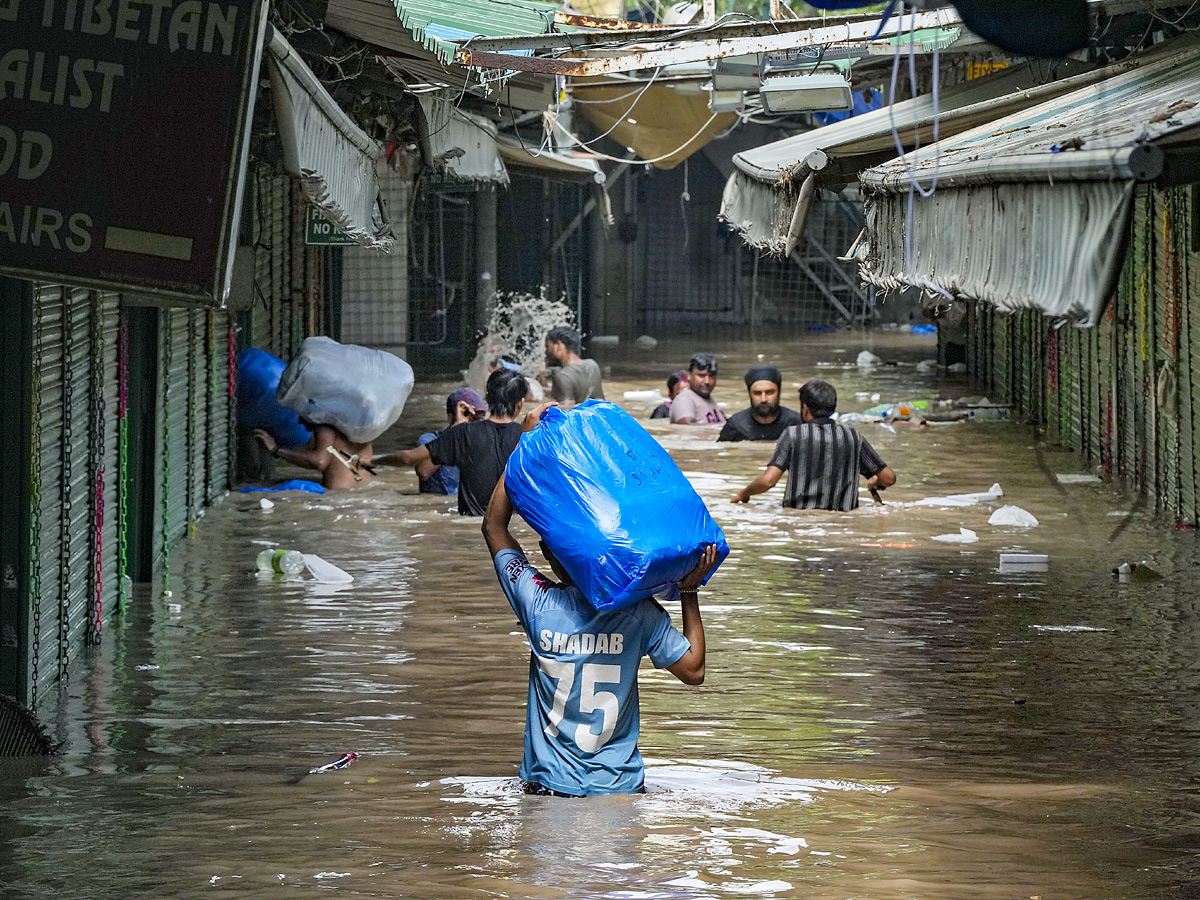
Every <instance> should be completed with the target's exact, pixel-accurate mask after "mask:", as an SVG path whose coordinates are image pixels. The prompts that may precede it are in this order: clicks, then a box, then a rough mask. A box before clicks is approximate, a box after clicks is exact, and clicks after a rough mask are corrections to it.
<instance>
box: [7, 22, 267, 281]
mask: <svg viewBox="0 0 1200 900" xmlns="http://www.w3.org/2000/svg"><path fill="white" fill-rule="evenodd" d="M262 23H263V7H262V0H0V34H3V36H4V40H3V41H0V272H6V273H11V274H15V275H22V276H25V277H28V278H34V279H38V280H43V281H61V282H64V283H67V284H81V285H85V286H96V287H106V288H113V289H116V290H121V289H123V288H129V289H133V290H138V291H141V292H151V293H164V294H170V295H173V296H177V297H182V298H186V299H190V300H192V301H194V302H198V303H207V304H220V303H223V302H224V300H225V296H226V294H227V292H228V289H229V280H230V272H231V267H232V263H231V258H232V248H233V245H234V237H235V236H236V231H235V229H236V222H237V218H236V212H237V207H238V198H239V196H240V188H241V182H242V179H243V178H244V175H245V159H246V150H247V146H248V131H247V129H248V114H247V110H248V108H249V104H250V103H251V102H252V100H253V90H254V78H255V75H256V71H255V70H256V67H257V64H258V60H259V57H260V54H261V43H262Z"/></svg>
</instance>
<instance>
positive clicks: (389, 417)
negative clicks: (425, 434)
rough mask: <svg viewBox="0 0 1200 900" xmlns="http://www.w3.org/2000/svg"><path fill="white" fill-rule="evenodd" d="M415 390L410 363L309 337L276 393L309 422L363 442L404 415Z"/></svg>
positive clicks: (280, 381) (320, 338)
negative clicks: (402, 413) (331, 428)
mask: <svg viewBox="0 0 1200 900" xmlns="http://www.w3.org/2000/svg"><path fill="white" fill-rule="evenodd" d="M412 388H413V370H412V367H411V366H409V364H408V363H406V362H405V361H404V360H402V359H400V357H398V356H394V355H393V354H391V353H387V352H386V351H384V350H371V349H369V348H367V347H359V346H357V345H356V344H339V343H338V342H337V341H335V340H334V339H333V338H327V337H310V338H307V339H306V340H305V341H304V348H303V349H302V350H301V351H300V354H299V355H298V356H297V357H296V358H295V359H293V360H292V362H291V364H290V365H288V367H287V369H286V370H284V373H283V376H282V377H281V378H280V380H279V390H278V391H277V392H276V395H275V396H276V399H278V400H279V402H280V403H281V404H282V405H284V406H286V407H287V408H288V409H290V410H293V411H294V412H296V413H299V415H300V418H302V419H304V420H305V421H308V422H313V423H315V424H318V425H332V426H333V427H334V428H336V429H337V430H338V431H340V432H342V434H344V435H346V437H347V438H349V439H350V440H351V441H353V442H354V443H356V444H365V443H367V442H368V441H373V440H375V438H377V437H379V436H380V435H381V434H383V433H384V432H385V431H387V430H388V428H390V427H391V426H392V424H393V423H394V422H395V421H396V420H397V419H398V418H400V413H401V412H403V411H404V403H405V401H407V400H408V395H409V394H410V393H411V392H412Z"/></svg>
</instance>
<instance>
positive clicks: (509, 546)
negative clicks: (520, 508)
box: [482, 475, 524, 557]
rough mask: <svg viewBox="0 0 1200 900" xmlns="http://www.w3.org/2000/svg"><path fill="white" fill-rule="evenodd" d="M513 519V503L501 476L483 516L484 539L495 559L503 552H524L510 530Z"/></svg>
mask: <svg viewBox="0 0 1200 900" xmlns="http://www.w3.org/2000/svg"><path fill="white" fill-rule="evenodd" d="M512 517H513V507H512V501H511V500H510V499H508V490H507V489H506V488H505V487H504V476H503V475H501V476H500V480H499V481H497V482H496V487H495V489H494V490H493V491H492V499H491V500H490V501H489V502H488V508H487V512H485V513H484V514H483V526H482V530H483V539H484V540H485V541H487V545H488V551H489V552H490V553H491V554H492V556H493V557H494V556H495V555H496V554H497V553H499V552H500V551H501V550H516V551H517V552H518V553H523V552H524V551H523V550H522V549H521V545H520V544H519V543H518V542H517V539H516V538H515V537H513V535H512V532H511V531H509V530H508V526H509V523H510V522H512Z"/></svg>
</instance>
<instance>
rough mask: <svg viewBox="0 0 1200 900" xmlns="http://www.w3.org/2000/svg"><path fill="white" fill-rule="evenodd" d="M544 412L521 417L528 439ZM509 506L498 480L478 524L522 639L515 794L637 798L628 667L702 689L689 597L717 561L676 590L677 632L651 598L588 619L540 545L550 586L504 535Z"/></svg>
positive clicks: (639, 781) (712, 556)
mask: <svg viewBox="0 0 1200 900" xmlns="http://www.w3.org/2000/svg"><path fill="white" fill-rule="evenodd" d="M548 406H549V404H547V405H545V406H541V407H539V408H538V409H536V410H534V411H533V412H531V413H529V414H528V415H527V416H526V417H525V422H524V430H525V431H532V430H533V429H534V428H536V427H537V425H538V423H539V422H540V421H541V416H542V413H543V412H545V410H546V409H547V408H548ZM512 516H513V507H512V501H511V500H510V499H509V497H508V492H507V490H506V489H505V485H504V479H503V478H501V479H500V481H499V482H498V483H497V485H496V489H495V491H494V492H493V493H492V500H491V503H490V504H489V505H488V509H487V513H486V514H485V515H484V519H483V536H484V539H485V540H486V541H487V545H488V550H489V551H491V554H492V559H493V562H494V564H495V566H496V574H497V576H498V577H499V579H500V586H501V588H503V590H504V593H505V595H506V596H507V597H508V601H509V603H511V604H512V608H513V611H514V612H515V613H516V614H517V619H518V620H519V621H520V622H521V626H522V627H523V628H524V630H525V634H526V635H527V637H528V638H529V646H530V648H531V650H532V653H531V655H530V661H529V702H528V708H527V711H526V718H525V753H524V757H523V758H522V760H521V770H520V775H521V778H522V780H523V781H524V783H525V792H526V793H529V794H541V795H549V796H556V797H584V796H591V795H596V794H636V793H640V792H643V791H644V790H645V787H644V781H645V768H644V766H643V764H642V756H641V754H640V753H639V752H638V748H637V740H638V734H639V731H640V726H641V715H640V710H639V706H638V683H637V674H638V664H639V663H640V661H641V658H642V657H643V656H649V657H650V661H651V662H653V663H654V665H655V667H656V668H660V669H663V668H665V669H666V670H667V671H669V672H670V673H671V674H672V675H674V676H675V677H676V678H678V679H679V680H680V681H682V682H683V683H684V684H688V685H699V684H701V683H703V681H704V623H703V622H702V621H701V619H700V606H699V602H698V599H697V589H698V587H699V585H700V584H701V582H703V580H704V578H705V577H706V576H707V575H708V573H709V571H711V570H712V568H713V566H714V565H716V562H717V548H716V546H715V545H709V546H707V547H706V548H705V550H704V553H703V555H702V556H701V558H700V562H699V563H697V565H696V567H695V568H694V569H692V571H691V572H690V573H688V574H687V575H686V576H685V577H684V578H683V579H682V580H680V581H679V582H677V586H678V588H679V593H680V597H681V605H682V608H683V609H682V612H683V633H682V634H680V633H679V632H678V631H676V630H675V628H674V627H673V626H672V624H671V617H670V615H669V614H668V613H667V611H666V610H665V609H663V608H662V606H660V605H659V604H658V602H657V601H655V600H653V599H645V600H640V601H638V602H637V603H634V604H633V605H631V606H626V607H623V608H621V609H617V610H608V611H604V612H598V611H597V610H596V609H595V608H593V606H592V605H591V604H590V603H589V602H588V601H587V599H586V598H585V597H584V595H583V593H582V592H581V591H580V590H579V588H578V587H576V586H575V585H574V584H572V582H571V579H570V577H569V576H568V575H567V573H566V571H565V570H564V569H563V567H562V565H561V564H560V563H559V562H558V560H557V559H556V558H555V557H554V555H553V553H552V552H551V551H550V548H549V547H547V546H546V543H545V542H544V541H543V542H542V544H541V548H542V553H543V555H544V556H545V557H546V560H547V562H549V564H550V568H551V569H552V570H553V571H554V574H555V575H556V576H557V577H558V578H559V579H561V583H559V584H555V583H554V582H552V581H550V580H549V579H547V578H545V577H544V576H543V575H541V574H540V573H539V572H538V571H537V570H536V569H534V568H533V567H532V566H531V565H530V564H529V560H527V559H526V558H525V554H524V552H523V551H522V550H521V545H520V544H519V543H518V542H517V539H516V538H515V537H513V535H512V532H511V531H509V524H510V522H511V521H512Z"/></svg>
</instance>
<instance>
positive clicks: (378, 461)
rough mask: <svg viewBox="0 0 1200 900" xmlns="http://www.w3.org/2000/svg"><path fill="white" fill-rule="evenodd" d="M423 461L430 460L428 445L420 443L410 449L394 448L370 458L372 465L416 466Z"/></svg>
mask: <svg viewBox="0 0 1200 900" xmlns="http://www.w3.org/2000/svg"><path fill="white" fill-rule="evenodd" d="M423 462H430V463H431V462H432V460H430V458H429V445H428V444H422V445H421V446H420V447H413V448H412V449H411V450H394V451H392V452H391V453H385V454H383V455H382V456H376V457H375V458H374V459H372V460H371V465H373V466H416V465H419V464H420V463H423Z"/></svg>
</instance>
